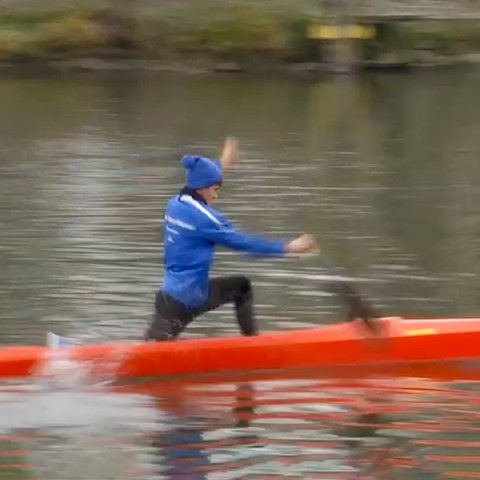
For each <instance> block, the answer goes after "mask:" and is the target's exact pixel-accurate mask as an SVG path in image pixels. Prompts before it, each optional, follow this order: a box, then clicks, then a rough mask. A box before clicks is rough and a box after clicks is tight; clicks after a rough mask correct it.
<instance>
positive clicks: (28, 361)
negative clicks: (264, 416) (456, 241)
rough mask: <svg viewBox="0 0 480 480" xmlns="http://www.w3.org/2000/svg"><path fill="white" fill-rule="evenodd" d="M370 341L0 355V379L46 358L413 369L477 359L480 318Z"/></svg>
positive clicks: (127, 364) (353, 330) (293, 336)
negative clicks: (430, 363) (408, 365)
mask: <svg viewBox="0 0 480 480" xmlns="http://www.w3.org/2000/svg"><path fill="white" fill-rule="evenodd" d="M380 324H381V331H382V335H381V336H379V337H373V336H372V335H371V334H369V333H368V332H367V331H366V330H365V328H364V327H363V325H362V323H361V322H350V323H341V324H337V325H331V326H324V327H319V328H312V329H302V330H294V331H287V332H276V333H268V334H262V335H259V336H256V337H220V338H206V339H192V340H177V341H174V342H161V343H160V342H148V343H145V342H141V343H115V344H113V343H111V344H100V345H88V346H71V347H63V348H62V349H60V350H51V349H48V348H46V347H34V346H19V347H6V348H3V349H0V377H4V378H5V377H25V376H31V375H35V374H36V373H37V372H38V371H39V369H41V368H42V365H43V364H44V363H45V362H48V361H49V358H51V355H52V354H55V355H59V352H61V355H63V356H68V358H69V359H71V360H74V361H81V362H88V365H89V368H90V371H91V373H92V374H93V375H97V374H98V375H102V374H103V375H111V376H114V377H128V376H140V377H141V376H157V375H181V374H196V373H209V372H222V371H224V372H226V371H249V370H267V369H268V370H270V369H279V368H291V367H332V366H339V365H365V366H368V365H378V364H385V363H390V364H391V363H418V362H424V361H443V360H452V359H470V360H473V359H476V358H480V318H463V319H460V318H457V319H455V318H452V319H441V320H439V319H400V318H384V319H381V321H380Z"/></svg>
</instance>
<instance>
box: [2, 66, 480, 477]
mask: <svg viewBox="0 0 480 480" xmlns="http://www.w3.org/2000/svg"><path fill="white" fill-rule="evenodd" d="M478 85H479V75H478V73H474V72H456V73H452V72H442V73H423V74H416V75H382V76H365V77H362V78H351V77H325V78H314V77H295V78H292V77H288V76H285V77H270V76H264V77H262V76H260V77H259V76H252V77H250V76H247V75H232V76H230V75H220V74H218V75H193V76H187V75H177V74H162V75H161V76H160V75H145V76H140V77H139V76H133V75H132V76H122V77H116V76H108V75H106V76H103V77H102V76H98V75H97V76H79V77H74V76H66V77H52V78H29V77H27V78H26V77H22V78H3V79H0V222H1V225H0V270H1V275H0V338H1V342H2V344H30V343H36V344H39V343H43V342H44V337H45V333H46V332H47V331H49V330H53V331H56V332H57V333H60V334H64V335H70V336H74V337H76V338H77V339H78V340H79V341H82V342H86V343H90V342H94V341H107V340H111V341H113V340H119V339H122V340H123V339H129V340H135V339H138V338H140V336H141V335H142V333H143V330H144V328H145V326H146V324H147V323H148V321H149V319H150V315H151V310H152V301H153V295H154V291H155V289H156V288H157V286H158V283H159V281H160V279H161V275H162V263H161V262H162V245H161V227H162V216H163V206H164V204H165V201H166V200H167V199H168V198H169V196H170V195H172V194H174V193H175V192H176V191H177V190H178V188H179V187H180V186H181V185H182V181H183V172H182V170H181V167H180V164H179V159H180V158H181V155H182V154H183V153H185V152H199V153H202V154H205V155H212V156H215V155H218V152H219V149H220V145H221V142H222V139H223V137H224V136H225V135H227V134H234V135H236V136H237V137H238V138H239V140H240V145H241V150H242V155H241V162H240V166H239V168H238V169H237V170H236V171H234V172H232V173H231V174H230V175H229V176H228V178H227V179H226V181H225V185H224V187H223V189H222V194H221V198H220V200H219V202H218V207H219V208H220V209H221V210H223V211H224V212H225V213H226V214H227V215H229V216H230V217H231V218H232V219H233V220H234V221H235V222H236V223H237V224H238V225H239V226H242V227H245V228H248V229H251V230H254V231H256V232H258V233H266V234H269V235H276V236H280V237H285V238H289V237H292V236H293V235H297V234H298V233H299V232H303V231H309V232H312V233H314V234H315V235H316V236H317V237H318V240H319V243H320V246H321V247H322V250H323V251H324V252H325V253H326V254H327V255H328V256H329V257H330V258H331V259H332V260H333V262H334V263H335V264H336V265H338V266H339V267H340V269H341V273H342V274H343V275H345V276H347V277H349V278H352V280H355V281H357V282H358V283H357V284H358V286H359V288H360V290H361V291H362V292H363V293H364V294H365V295H366V296H367V297H368V298H370V299H371V300H372V301H373V303H374V304H375V305H376V306H377V307H378V308H380V309H381V310H382V311H383V312H384V313H385V314H387V315H403V316H420V317H424V316H462V315H476V314H478V310H479V309H478V307H479V296H478V287H479V286H480V282H479V280H478V272H479V268H480V262H479V257H480V248H479V247H480V245H479V243H480V222H479V220H478V218H479V211H480V206H479V205H480V188H479V179H480V163H479V161H478V159H479V157H480V136H479V135H478V132H479V131H480V110H479V108H478V105H479V103H480V102H479V100H480V89H479V88H478ZM231 273H245V274H248V275H249V276H250V277H251V278H252V280H253V282H254V285H255V292H256V299H257V314H258V320H259V325H260V329H261V330H262V331H267V330H286V329H293V328H300V327H311V326H315V325H318V324H325V323H331V322H334V321H337V320H341V319H343V318H344V317H345V311H344V308H343V306H342V305H339V304H338V302H337V301H336V300H335V299H333V298H331V297H330V296H329V295H327V294H326V293H325V291H324V286H325V279H326V278H328V274H329V273H330V272H329V271H328V270H326V269H324V268H323V267H322V264H321V259H315V258H307V259H300V260H299V259H283V260H258V259H256V260H252V259H251V258H249V257H245V256H241V255H237V254H234V253H231V252H228V251H219V252H218V257H217V262H216V264H215V267H214V274H218V275H220V274H231ZM237 332H238V329H237V327H236V325H235V323H234V320H233V318H232V314H231V309H230V307H226V308H221V309H219V310H218V311H216V312H212V313H210V314H208V315H206V316H204V317H202V318H200V319H198V320H197V321H196V322H194V323H193V324H192V325H191V326H189V328H188V330H187V332H186V333H185V337H189V336H190V337H198V336H205V335H230V334H236V333H237ZM75 370H76V367H74V368H73V371H75ZM68 372H70V373H69V374H68V375H66V376H67V377H69V378H70V377H71V375H72V373H71V372H72V371H71V370H68ZM272 375H274V374H273V373H272ZM75 378H76V377H75ZM39 381H40V380H39ZM120 390H121V391H120ZM477 392H478V385H477V384H476V383H475V382H473V381H471V382H468V383H466V382H462V383H458V382H454V383H445V382H440V381H439V380H434V379H429V380H428V379H423V380H418V379H417V380H415V381H414V380H412V379H401V380H399V379H393V378H382V379H381V380H379V379H376V380H375V381H374V380H371V379H370V380H365V379H364V380H361V379H357V380H355V381H353V380H349V381H348V382H347V381H345V380H339V379H337V380H332V379H330V380H327V379H325V378H316V377H315V375H313V374H311V375H310V376H309V375H303V376H302V379H301V380H299V379H292V378H290V377H289V378H281V379H278V378H264V379H258V378H255V377H251V378H248V379H247V380H245V379H243V380H241V381H240V380H238V381H236V382H233V381H230V380H228V379H224V380H222V381H221V380H218V382H216V383H215V382H214V383H211V382H209V383H204V384H203V383H201V382H200V383H198V382H197V383H195V384H193V383H191V382H183V383H182V382H180V383H178V382H177V383H175V382H174V381H172V383H171V384H170V383H164V382H157V383H154V384H153V385H149V386H148V388H147V386H145V385H137V386H130V387H128V388H127V387H125V389H124V390H122V389H119V388H116V387H113V386H112V385H107V386H106V385H91V384H90V383H88V382H86V383H85V382H83V381H81V382H77V380H76V381H75V382H74V383H73V384H72V382H68V381H67V384H64V383H63V384H61V385H60V387H59V386H58V385H57V384H56V386H55V387H52V385H50V384H48V385H47V387H46V386H45V385H44V384H43V383H42V382H41V381H40V383H38V381H37V382H34V383H32V384H29V385H20V386H19V385H14V386H12V385H5V386H4V387H3V389H2V390H1V394H0V441H2V442H4V445H5V447H4V448H3V449H2V450H1V451H3V452H5V453H4V454H3V455H2V453H0V478H45V479H46V478H62V479H64V480H66V479H70V478H72V479H73V478H76V479H78V478H85V479H86V478H96V479H99V478H136V477H138V478H195V479H196V478H209V479H215V478H225V479H227V478H283V477H288V478H324V479H327V478H328V479H333V478H348V479H350V478H351V479H354V478H355V479H356V478H382V479H394V478H418V479H420V478H475V477H474V476H472V472H477V470H478V469H479V468H478V462H479V458H478V457H475V455H474V452H475V451H476V452H478V448H479V446H480V433H478V432H477V428H478V425H477V426H476V425H475V419H476V418H478V401H476V397H475V394H476V393H477ZM214 394H218V395H214ZM385 397H386V399H385ZM372 398H373V399H374V400H372ZM378 398H381V399H382V402H381V403H380V404H378V402H377V401H376V400H375V399H378ZM379 405H380V406H379ZM472 419H473V423H472ZM375 422H376V423H379V424H380V427H378V425H377V427H376V428H375V429H373V427H372V428H371V429H370V430H368V427H365V426H364V425H363V424H364V423H367V424H371V423H375ZM477 423H478V422H477ZM362 425H363V426H362ZM349 428H353V433H352V431H349V430H348V429H349ZM365 432H367V433H365ZM378 432H380V434H379V435H377V433H378ZM1 451H0V452H1ZM8 452H10V453H8ZM12 452H17V453H18V455H19V456H21V457H22V458H21V459H17V460H15V459H13V458H14V456H15V455H14V454H13V453H12ZM19 452H20V453H19ZM458 452H460V453H458ZM7 453H8V454H7ZM109 455H111V457H109ZM459 455H461V456H459ZM95 458H96V459H97V460H95ZM12 459H13V460H12ZM4 460H5V461H4ZM55 462H61V463H55ZM122 462H123V463H122ZM455 462H456V463H455ZM462 462H463V463H462ZM120 467H122V468H120ZM115 468H117V470H115ZM89 469H90V470H89ZM95 469H96V470H95ZM441 471H444V472H446V473H443V474H440V473H439V472H441ZM462 471H464V472H467V473H461V472H462ZM4 472H5V473H4ZM29 472H30V473H29ZM52 472H57V475H58V476H57V477H54V476H53V475H54V474H53V473H52ZM449 472H450V473H449ZM455 472H456V473H455ZM30 474H31V477H28V475H30ZM2 475H3V476H2ZM22 475H23V477H22ZM242 475H243V476H242ZM442 475H443V476H442ZM468 475H470V476H468Z"/></svg>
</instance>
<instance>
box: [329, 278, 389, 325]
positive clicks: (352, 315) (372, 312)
mask: <svg viewBox="0 0 480 480" xmlns="http://www.w3.org/2000/svg"><path fill="white" fill-rule="evenodd" d="M328 291H330V292H331V293H334V294H336V295H338V296H339V297H340V298H341V299H342V300H343V302H344V303H345V304H346V305H347V307H348V310H347V311H348V320H350V321H353V320H356V319H358V318H360V319H362V320H363V321H364V322H365V324H366V325H367V326H368V327H369V328H370V329H371V330H372V331H375V332H377V330H378V328H377V325H376V324H375V319H377V318H380V317H381V316H382V315H381V314H380V312H378V311H377V310H376V309H375V308H374V307H373V306H372V305H371V304H370V303H369V302H368V301H367V300H366V299H365V298H363V297H362V296H361V295H360V294H359V293H358V292H357V290H355V289H354V288H353V287H352V286H351V285H350V284H348V283H345V282H334V283H331V284H330V286H329V288H328Z"/></svg>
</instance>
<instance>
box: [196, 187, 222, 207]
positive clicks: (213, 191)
mask: <svg viewBox="0 0 480 480" xmlns="http://www.w3.org/2000/svg"><path fill="white" fill-rule="evenodd" d="M198 193H199V194H200V195H201V196H202V197H203V198H204V199H205V201H206V202H207V203H212V202H214V201H215V200H216V199H217V198H218V196H219V194H220V185H212V186H211V187H207V188H200V189H199V190H198Z"/></svg>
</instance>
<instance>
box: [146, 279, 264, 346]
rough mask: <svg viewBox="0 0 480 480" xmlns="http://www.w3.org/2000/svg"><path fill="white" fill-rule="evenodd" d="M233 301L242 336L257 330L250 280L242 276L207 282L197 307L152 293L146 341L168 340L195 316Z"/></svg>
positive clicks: (161, 294)
mask: <svg viewBox="0 0 480 480" xmlns="http://www.w3.org/2000/svg"><path fill="white" fill-rule="evenodd" d="M226 303H234V305H235V312H236V317H237V321H238V324H239V326H240V329H241V331H242V333H243V334H244V335H254V334H256V333H257V328H256V325H255V319H254V315H253V292H252V287H251V282H250V280H249V279H248V278H247V277H244V276H232V277H219V278H213V279H211V280H210V281H209V294H208V298H207V300H206V301H205V303H204V304H203V305H201V306H200V307H195V308H192V307H187V306H186V305H184V304H183V303H181V302H178V301H177V300H175V299H174V298H172V297H171V296H170V295H168V294H166V293H163V292H162V291H161V290H160V291H158V292H157V294H156V296H155V314H154V318H153V321H152V325H151V326H150V328H149V329H148V330H147V332H146V334H145V338H146V339H147V340H150V339H152V340H171V339H173V338H175V337H176V336H177V335H179V334H180V333H181V332H182V331H183V330H184V328H185V327H186V326H187V325H188V324H189V323H190V322H191V321H192V320H193V319H194V318H196V317H198V316H199V315H202V314H203V313H206V312H209V311H211V310H215V309H216V308H218V307H219V306H221V305H224V304H226Z"/></svg>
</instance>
